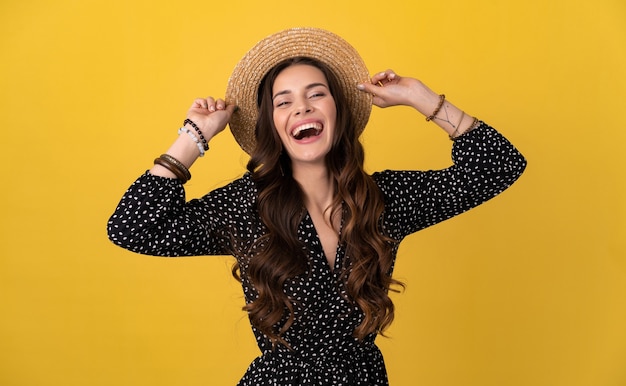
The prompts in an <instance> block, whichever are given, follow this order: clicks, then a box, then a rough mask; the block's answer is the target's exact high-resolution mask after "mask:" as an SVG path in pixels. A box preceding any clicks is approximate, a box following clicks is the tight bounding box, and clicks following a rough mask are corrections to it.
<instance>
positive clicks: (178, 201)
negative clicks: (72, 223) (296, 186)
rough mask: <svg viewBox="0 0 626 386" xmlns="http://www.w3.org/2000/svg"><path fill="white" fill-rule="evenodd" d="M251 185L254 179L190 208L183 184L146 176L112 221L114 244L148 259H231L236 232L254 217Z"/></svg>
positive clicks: (109, 227) (191, 203) (110, 233)
mask: <svg viewBox="0 0 626 386" xmlns="http://www.w3.org/2000/svg"><path fill="white" fill-rule="evenodd" d="M246 182H247V183H246ZM249 184H250V179H244V178H241V179H239V180H236V181H233V182H232V183H230V184H228V185H226V186H224V187H222V188H219V189H216V190H214V191H212V192H210V193H209V194H207V195H206V196H204V197H202V198H200V199H194V200H191V201H188V202H186V201H185V191H184V189H183V186H182V184H181V183H180V181H178V180H176V179H171V178H165V177H159V176H154V175H152V174H150V173H148V172H146V173H145V174H143V175H142V176H140V177H139V178H138V179H137V180H136V181H135V182H134V183H133V184H132V185H131V186H130V187H129V188H128V190H127V191H126V193H125V194H124V196H123V197H122V199H121V201H120V202H119V204H118V206H117V208H116V209H115V212H114V213H113V215H112V216H111V217H110V218H109V221H108V224H107V231H108V236H109V239H110V240H111V241H112V242H113V243H114V244H116V245H118V246H120V247H122V248H125V249H128V250H130V251H133V252H137V253H141V254H146V255H156V256H200V255H224V254H231V253H232V246H231V245H230V240H231V239H232V233H231V231H232V230H233V229H232V228H233V227H237V225H236V224H235V222H236V220H237V219H240V218H241V217H242V216H243V217H245V213H247V212H249V207H250V200H248V199H247V197H249V196H250V195H249V194H246V193H248V192H249V188H250V186H248V185H249Z"/></svg>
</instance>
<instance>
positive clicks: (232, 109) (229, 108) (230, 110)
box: [225, 104, 237, 115]
mask: <svg viewBox="0 0 626 386" xmlns="http://www.w3.org/2000/svg"><path fill="white" fill-rule="evenodd" d="M225 109H226V111H227V112H228V113H229V114H230V115H233V113H234V112H235V109H237V105H234V104H230V105H226V107H225Z"/></svg>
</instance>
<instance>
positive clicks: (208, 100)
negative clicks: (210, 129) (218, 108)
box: [206, 96, 215, 111]
mask: <svg viewBox="0 0 626 386" xmlns="http://www.w3.org/2000/svg"><path fill="white" fill-rule="evenodd" d="M206 108H207V109H208V110H209V111H215V99H213V97H210V96H209V97H206Z"/></svg>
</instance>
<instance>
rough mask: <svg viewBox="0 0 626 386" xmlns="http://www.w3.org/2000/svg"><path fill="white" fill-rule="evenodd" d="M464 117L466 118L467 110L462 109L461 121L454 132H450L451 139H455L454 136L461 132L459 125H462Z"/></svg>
mask: <svg viewBox="0 0 626 386" xmlns="http://www.w3.org/2000/svg"><path fill="white" fill-rule="evenodd" d="M463 118H465V111H461V119H459V123H458V124H457V125H456V128H455V129H454V132H453V133H452V134H450V140H451V141H454V138H456V137H457V134H458V133H459V127H461V123H463Z"/></svg>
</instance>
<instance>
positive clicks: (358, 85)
mask: <svg viewBox="0 0 626 386" xmlns="http://www.w3.org/2000/svg"><path fill="white" fill-rule="evenodd" d="M356 88H358V89H359V90H365V86H364V85H362V84H357V85H356Z"/></svg>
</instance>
